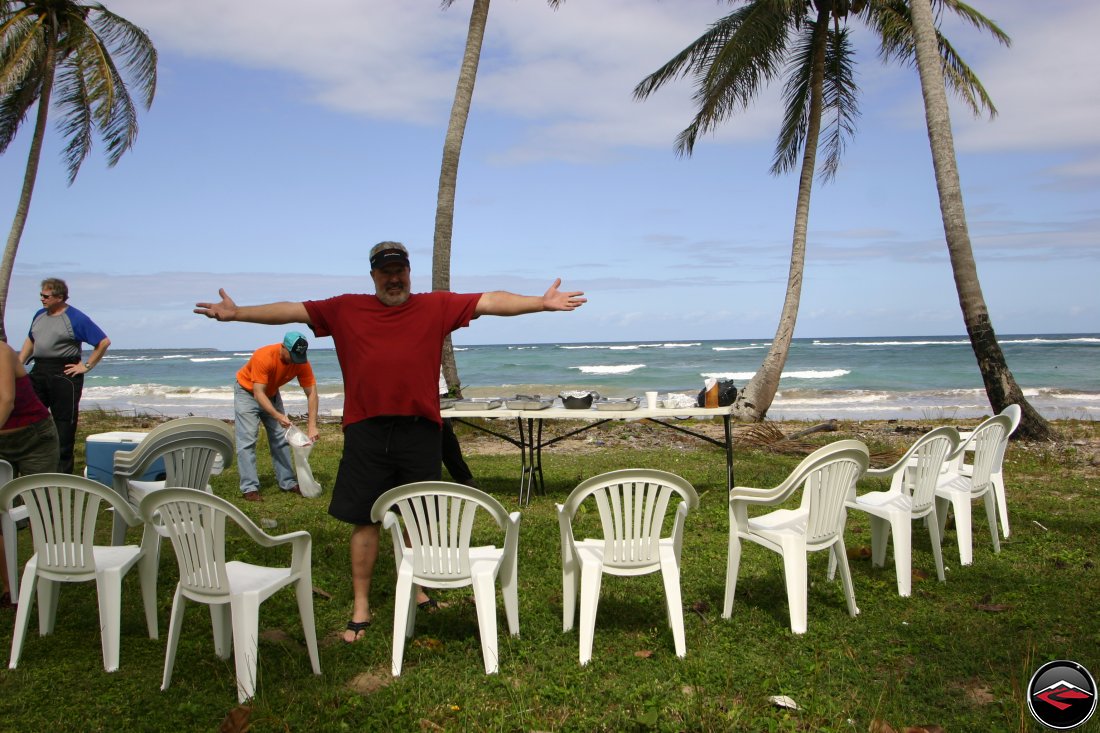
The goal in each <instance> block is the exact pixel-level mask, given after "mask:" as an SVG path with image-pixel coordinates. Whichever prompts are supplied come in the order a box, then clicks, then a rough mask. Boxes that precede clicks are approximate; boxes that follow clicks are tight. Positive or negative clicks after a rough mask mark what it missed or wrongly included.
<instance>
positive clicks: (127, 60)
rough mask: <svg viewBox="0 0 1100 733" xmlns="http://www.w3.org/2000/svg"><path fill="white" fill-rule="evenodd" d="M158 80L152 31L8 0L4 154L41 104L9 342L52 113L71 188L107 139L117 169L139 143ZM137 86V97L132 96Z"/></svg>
mask: <svg viewBox="0 0 1100 733" xmlns="http://www.w3.org/2000/svg"><path fill="white" fill-rule="evenodd" d="M156 83H157V51H156V48H155V47H154V46H153V42H152V41H151V40H150V39H149V36H148V35H147V34H146V33H145V31H144V30H142V29H141V28H138V27H137V26H135V25H134V24H133V23H131V22H130V21H128V20H126V19H125V18H123V17H121V16H118V15H115V14H114V13H112V12H111V11H110V10H108V9H107V8H105V7H104V6H103V5H101V4H99V3H97V2H81V1H80V0H4V1H3V2H0V154H2V153H4V152H5V151H6V150H7V149H8V146H9V145H10V144H11V142H12V140H14V139H15V136H16V133H18V131H19V128H20V127H21V126H22V123H23V120H24V118H25V117H26V116H27V113H28V112H29V111H30V109H31V108H32V107H34V106H35V105H37V112H36V114H35V119H34V131H33V133H32V136H31V144H30V150H29V152H28V154H27V165H26V169H25V171H24V174H23V186H22V189H21V190H20V193H19V202H18V204H17V205H16V209H15V216H14V218H13V220H12V225H11V231H10V233H9V234H8V240H7V244H6V245H5V247H4V254H3V257H2V259H0V339H3V340H6V337H5V331H4V313H5V311H6V308H7V301H8V286H9V284H10V281H11V273H12V268H13V267H14V265H15V255H16V252H17V250H18V249H19V242H20V240H21V239H22V236H23V229H24V227H25V225H26V223H27V215H28V214H29V212H30V205H31V195H32V194H33V192H34V184H35V181H36V179H37V177H38V164H39V160H40V158H41V155H42V144H43V141H44V139H45V136H46V121H47V119H48V118H49V116H50V112H51V110H53V111H54V112H55V113H56V115H57V128H58V130H59V132H60V133H61V135H62V137H63V138H64V140H65V142H66V145H65V148H64V150H63V152H62V156H63V157H64V159H65V166H66V168H67V169H68V173H69V183H70V184H72V182H73V181H74V180H76V175H77V173H78V172H79V171H80V166H81V164H82V163H83V162H84V159H85V158H86V157H87V156H88V153H89V152H91V149H92V143H93V140H94V137H95V135H96V134H98V136H99V138H100V140H101V142H102V143H103V145H104V147H105V150H106V155H107V164H108V165H109V166H113V165H115V164H116V163H118V161H119V159H120V158H121V157H122V155H123V154H124V153H125V152H126V151H127V150H129V149H130V148H131V147H132V146H133V144H134V140H135V139H136V137H137V132H138V123H137V107H138V104H140V105H142V106H144V107H145V108H146V109H148V108H149V107H150V106H151V105H152V103H153V96H154V94H155V93H156ZM131 89H132V90H133V93H132V92H131Z"/></svg>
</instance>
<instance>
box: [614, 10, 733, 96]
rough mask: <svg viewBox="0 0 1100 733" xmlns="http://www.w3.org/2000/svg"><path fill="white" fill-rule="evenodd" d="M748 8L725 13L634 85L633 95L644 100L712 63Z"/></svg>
mask: <svg viewBox="0 0 1100 733" xmlns="http://www.w3.org/2000/svg"><path fill="white" fill-rule="evenodd" d="M745 12H747V8H742V9H741V10H737V11H734V12H733V13H730V14H729V15H727V16H726V17H724V18H722V19H720V20H718V21H716V22H714V23H712V24H711V25H710V26H709V27H708V28H707V30H706V32H705V33H703V34H702V35H701V36H699V37H698V38H696V39H695V40H694V41H692V42H691V43H690V44H688V46H687V47H686V48H685V49H684V50H683V51H680V53H678V54H676V55H675V56H673V57H672V58H671V59H670V60H669V61H667V62H665V64H664V65H663V66H661V68H659V69H657V70H656V71H654V72H653V73H652V74H650V75H649V76H647V77H646V78H645V79H642V81H640V82H638V84H637V86H635V87H634V98H635V99H637V100H642V99H645V98H646V97H648V96H649V95H650V94H652V93H653V92H655V91H657V90H658V89H659V88H660V87H662V86H663V85H664V84H666V83H667V82H669V81H672V80H673V79H677V78H680V77H684V76H687V75H688V74H689V73H691V72H693V71H695V72H697V71H698V70H699V69H702V68H704V67H705V65H706V64H708V63H710V61H711V59H712V58H713V56H714V54H715V52H716V49H717V48H720V47H721V46H723V45H725V44H726V43H728V42H729V39H730V37H731V36H732V35H733V33H734V32H735V31H736V29H737V26H738V25H739V24H740V19H739V16H741V15H743V14H744V13H745Z"/></svg>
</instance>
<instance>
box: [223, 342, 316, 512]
mask: <svg viewBox="0 0 1100 733" xmlns="http://www.w3.org/2000/svg"><path fill="white" fill-rule="evenodd" d="M308 348H309V342H307V341H306V338H305V336H303V335H302V334H301V333H299V332H298V331H287V332H286V335H285V336H283V342H282V343H281V344H270V345H268V346H261V347H260V348H258V349H256V351H255V352H254V353H253V354H252V358H250V359H249V360H248V362H247V363H246V364H245V365H244V366H243V367H241V370H240V371H239V372H237V383H236V384H235V385H233V423H234V426H235V432H236V438H237V473H239V474H240V477H241V495H242V496H244V498H245V500H247V501H263V499H261V498H260V477H259V475H258V473H257V472H256V440H257V439H258V438H259V433H260V423H261V422H262V423H263V424H264V430H265V431H267V446H268V449H269V450H270V451H271V463H272V465H273V466H274V467H275V480H276V481H277V482H278V484H279V488H280V489H282V490H283V491H286V492H289V493H293V494H298V495H299V496H301V494H302V492H301V489H299V488H298V479H297V478H295V476H294V466H293V464H292V463H291V461H290V445H289V444H288V443H287V441H286V429H287V428H289V427H290V426H291V425H292V424H293V423H292V422H291V420H290V417H288V416H287V414H286V412H285V410H284V409H283V396H282V395H281V394H280V393H279V388H280V387H282V386H283V385H284V384H286V383H287V382H289V381H291V380H292V379H297V380H298V385H299V386H300V387H301V388H302V391H303V392H305V393H306V409H307V411H308V417H307V420H308V423H307V426H306V435H307V436H308V437H309V439H310V440H317V438H318V436H319V435H320V432H319V431H318V430H317V407H318V399H317V386H316V385H317V380H316V379H315V378H314V376H313V367H311V366H310V365H309V359H308V357H307V350H308Z"/></svg>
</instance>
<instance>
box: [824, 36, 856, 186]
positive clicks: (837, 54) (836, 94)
mask: <svg viewBox="0 0 1100 733" xmlns="http://www.w3.org/2000/svg"><path fill="white" fill-rule="evenodd" d="M823 86H824V89H823V91H822V107H823V110H822V120H823V122H824V123H825V125H824V128H823V130H822V134H823V136H824V142H823V145H822V150H823V152H824V154H825V159H824V161H822V163H821V165H820V171H821V174H820V175H821V178H822V180H826V181H828V180H830V179H832V178H833V177H835V176H836V174H837V171H838V170H839V168H840V158H841V155H842V154H843V153H844V148H845V147H846V146H847V141H848V140H850V139H851V138H852V137H853V136H854V135H855V130H856V128H855V121H856V118H857V117H859V87H858V85H857V84H856V81H855V50H854V49H853V48H852V44H851V39H850V34H849V32H848V29H847V28H839V29H833V30H830V31H829V36H828V45H827V46H826V49H825V80H824V84H823Z"/></svg>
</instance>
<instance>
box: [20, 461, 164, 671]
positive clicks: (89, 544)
mask: <svg viewBox="0 0 1100 733" xmlns="http://www.w3.org/2000/svg"><path fill="white" fill-rule="evenodd" d="M16 497H19V498H21V499H22V500H23V506H24V508H25V509H26V511H27V517H28V519H29V520H30V525H31V537H32V540H33V542H34V554H33V555H32V556H31V558H30V559H29V560H28V561H27V565H26V567H25V568H24V571H23V579H22V581H21V582H20V584H19V608H18V610H17V611H16V613H15V630H14V632H13V633H12V640H11V660H10V661H9V662H8V667H9V668H10V669H15V668H16V666H17V665H18V664H19V657H20V655H21V653H22V651H23V640H24V638H25V637H26V635H27V624H28V623H29V621H30V612H31V603H32V598H33V597H34V593H35V589H36V588H37V591H38V593H37V595H38V633H39V634H41V635H42V636H46V635H47V634H51V633H53V630H54V622H55V620H56V618H57V601H58V595H59V588H58V587H57V584H58V583H82V582H86V581H89V580H94V581H95V584H96V596H97V597H98V599H99V628H100V642H101V646H102V648H103V668H104V669H106V670H107V671H108V672H114V671H115V670H117V669H118V657H119V628H120V625H121V616H122V576H124V575H125V574H126V573H127V572H128V571H129V570H130V568H132V567H134V565H137V566H138V575H139V576H140V580H141V596H142V601H143V605H144V606H145V623H146V625H147V626H148V628H149V638H150V639H156V638H157V615H156V567H155V565H154V563H155V562H156V553H155V552H154V551H153V548H154V547H155V546H156V544H157V536H156V534H155V533H154V532H151V531H149V530H148V529H146V531H145V533H144V535H143V537H142V542H141V545H140V546H138V545H122V546H117V545H110V546H104V545H96V544H95V531H96V524H97V520H98V518H99V509H100V505H101V504H102V503H106V504H108V505H110V506H111V507H113V508H114V510H115V517H121V518H122V520H123V521H125V522H127V523H129V524H130V525H140V524H142V521H141V519H140V518H139V517H138V515H137V513H136V512H134V510H133V509H132V508H131V507H130V506H129V505H128V504H127V503H126V502H124V501H123V500H122V499H121V498H120V497H119V496H118V494H116V493H115V492H114V491H112V490H111V489H109V488H108V487H106V486H104V485H103V484H101V483H99V482H97V481H92V480H91V479H86V478H83V477H82V476H73V475H70V474H63V473H39V474H34V475H31V476H21V477H20V478H17V479H13V480H12V481H10V482H9V483H7V484H6V485H5V486H4V487H3V488H0V506H3V507H5V508H7V509H8V511H9V512H10V510H11V503H12V500H13V499H15V498H16Z"/></svg>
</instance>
